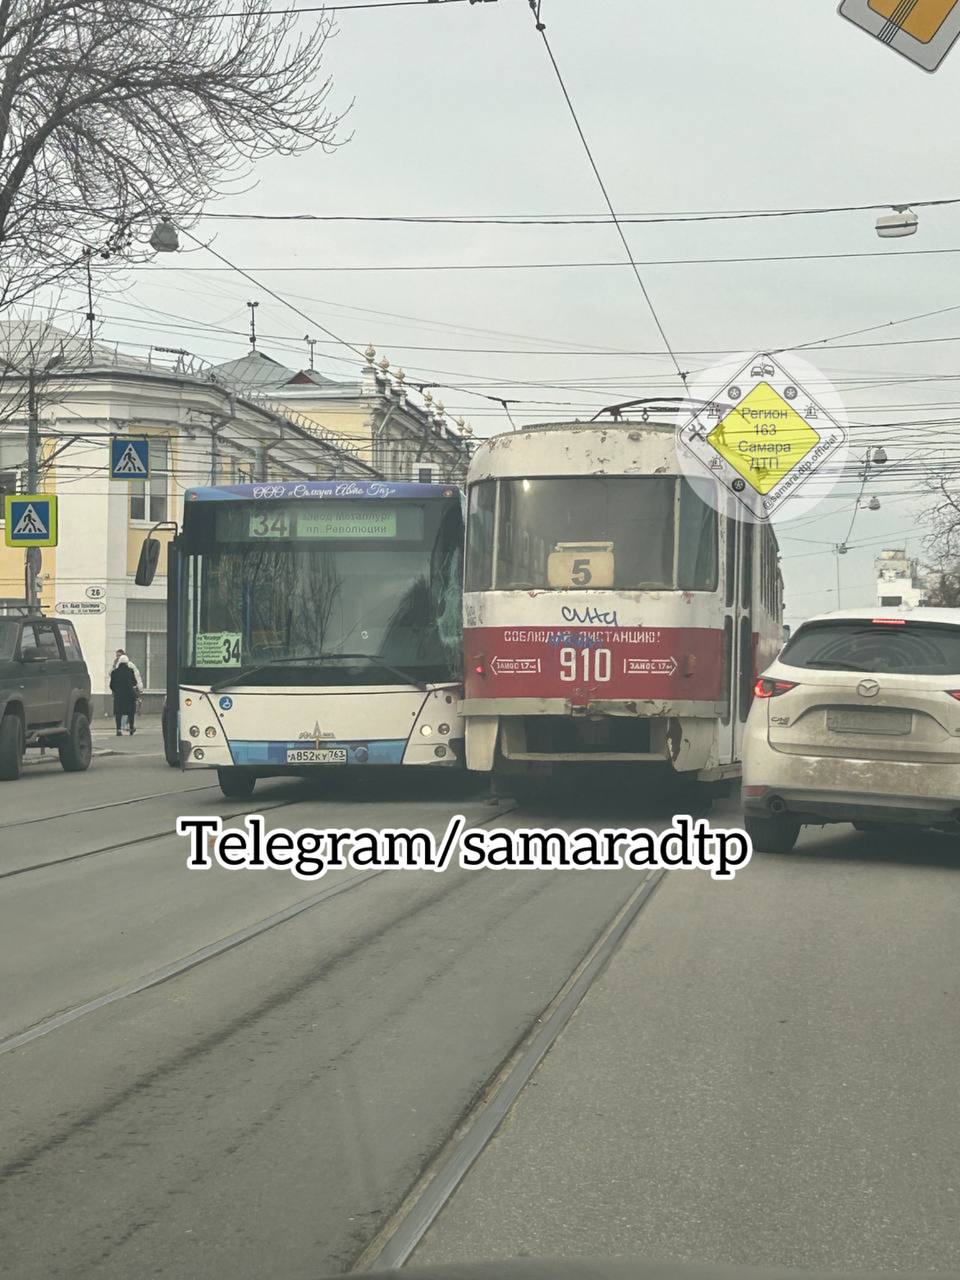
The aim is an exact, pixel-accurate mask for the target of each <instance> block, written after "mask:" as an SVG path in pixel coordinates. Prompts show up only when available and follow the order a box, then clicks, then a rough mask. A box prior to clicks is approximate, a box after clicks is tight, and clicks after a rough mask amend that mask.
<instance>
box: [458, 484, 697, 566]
mask: <svg viewBox="0 0 960 1280" xmlns="http://www.w3.org/2000/svg"><path fill="white" fill-rule="evenodd" d="M469 510H470V514H469V520H468V529H467V574H466V589H467V590H468V591H490V590H497V591H525V590H537V591H540V590H585V591H586V590H597V589H602V588H611V589H614V590H621V591H640V590H651V591H653V590H665V591H671V590H681V591H713V590H715V589H716V585H717V516H716V512H715V511H714V510H713V509H712V508H711V507H709V506H708V505H706V504H705V503H704V502H702V501H701V499H700V498H699V497H698V496H697V494H696V493H695V492H694V490H693V489H692V488H691V486H690V485H689V484H688V483H687V482H686V481H685V480H682V479H680V478H679V477H676V476H613V477H606V476H549V477H546V478H529V479H509V480H482V481H480V482H479V483H478V484H475V485H473V486H472V487H471V490H470V508H469Z"/></svg>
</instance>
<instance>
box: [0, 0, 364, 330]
mask: <svg viewBox="0 0 960 1280" xmlns="http://www.w3.org/2000/svg"><path fill="white" fill-rule="evenodd" d="M269 7H270V0H238V3H237V4H236V6H235V8H236V12H237V15H238V16H236V17H233V18H223V17H219V16H218V14H219V13H221V12H222V9H223V5H222V0H141V3H139V4H137V5H136V6H132V5H130V4H129V3H127V2H126V0H0V309H2V308H3V307H8V306H10V305H11V304H13V303H14V302H17V301H19V300H20V299H23V298H25V297H27V296H29V295H30V294H31V293H33V292H34V291H35V290H37V289H39V288H42V287H44V286H46V285H49V284H51V283H53V282H63V281H66V280H69V279H73V278H76V277H77V276H78V275H79V274H80V271H81V269H82V263H83V249H84V248H85V247H88V246H91V247H93V248H95V249H96V250H97V252H99V253H103V254H104V255H110V256H115V257H120V258H123V259H126V260H131V259H135V258H136V257H138V256H140V255H141V254H142V253H143V249H142V248H140V247H138V245H137V241H136V237H137V235H138V234H142V232H143V231H144V230H145V229H147V228H149V226H150V225H151V224H152V223H153V222H154V221H155V220H156V219H157V217H158V216H160V215H161V214H164V215H167V216H169V217H171V218H172V219H173V220H174V221H176V222H179V223H180V224H181V225H183V226H190V225H192V224H193V223H194V222H195V220H196V217H197V215H198V214H199V213H200V212H201V211H202V209H203V207H204V205H205V204H206V203H207V202H208V201H209V200H210V199H211V198H213V197H215V196H217V195H218V194H221V193H223V192H224V190H225V189H226V186H227V183H228V180H232V181H236V178H237V176H238V175H240V174H243V173H245V172H248V171H249V167H250V165H251V164H252V163H253V162H254V161H255V160H257V159H258V158H260V157H263V156H267V155H275V154H281V155H292V154H295V153H297V152H301V151H304V150H306V149H308V148H310V147H313V146H317V145H319V146H320V147H322V148H324V149H325V150H331V149H333V148H335V147H337V146H339V145H341V144H342V142H343V141H345V139H343V138H341V137H340V136H339V133H340V127H341V123H342V120H343V116H342V115H337V114H335V113H333V112H331V111H330V110H328V108H327V99H328V97H329V95H330V91H331V87H332V86H331V81H330V79H329V78H325V77H324V76H323V75H322V73H321V66H322V61H323V55H324V51H325V46H326V42H327V40H328V39H329V38H330V36H331V35H332V33H333V28H332V22H331V19H330V18H329V17H328V16H327V15H325V14H322V15H321V16H320V19H319V21H318V22H317V23H316V25H314V26H311V28H310V29H309V30H305V29H304V28H303V27H302V26H301V25H300V24H301V22H302V19H301V18H299V17H298V16H297V15H296V14H295V13H293V12H291V13H284V14H281V15H279V16H275V15H272V14H271V13H270V12H269Z"/></svg>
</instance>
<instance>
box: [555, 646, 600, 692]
mask: <svg viewBox="0 0 960 1280" xmlns="http://www.w3.org/2000/svg"><path fill="white" fill-rule="evenodd" d="M612 670H613V663H612V659H611V654H610V650H609V649H571V648H566V649H561V650H560V679H561V680H565V681H567V683H569V684H572V683H573V681H574V680H576V679H577V678H579V679H581V680H583V681H584V682H585V683H587V684H606V683H608V682H609V680H610V679H611V678H612Z"/></svg>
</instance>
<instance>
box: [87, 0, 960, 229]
mask: <svg viewBox="0 0 960 1280" xmlns="http://www.w3.org/2000/svg"><path fill="white" fill-rule="evenodd" d="M434 2H435V0H420V3H434ZM448 2H449V0H448ZM301 12H303V11H301ZM898 203H899V204H903V203H904V202H903V201H899V202H898ZM906 203H907V204H908V205H909V207H910V208H911V209H929V208H936V207H942V206H948V205H955V204H960V197H957V196H955V197H950V198H948V199H943V200H910V201H907V202H906ZM892 207H893V206H892V205H891V204H890V203H889V202H881V203H879V204H849V205H822V206H816V207H811V208H802V209H713V210H690V211H687V212H683V211H681V212H673V213H628V214H619V215H617V216H616V217H614V218H611V217H609V216H608V217H602V216H597V215H595V214H589V213H568V214H534V213H530V214H526V213H517V214H494V213H489V214H376V213H206V212H201V213H199V214H198V215H197V216H198V217H199V218H200V220H201V221H204V222H208V221H217V222H374V223H375V222H395V223H412V224H419V225H427V226H504V227H596V226H613V225H615V224H616V223H617V222H619V223H620V224H621V225H623V226H628V225H629V226H653V225H662V224H665V223H667V224H670V223H673V224H682V223H685V222H742V221H750V220H752V219H770V218H803V217H823V216H825V215H829V214H837V213H874V212H876V211H877V210H879V209H889V208H892ZM67 208H68V210H69V207H67ZM99 212H101V213H104V214H105V215H106V216H109V215H110V213H111V212H113V211H111V210H100V211H99Z"/></svg>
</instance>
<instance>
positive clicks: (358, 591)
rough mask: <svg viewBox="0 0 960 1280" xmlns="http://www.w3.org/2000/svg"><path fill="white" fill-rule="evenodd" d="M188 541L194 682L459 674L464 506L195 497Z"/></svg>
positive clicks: (189, 657) (187, 663) (187, 605)
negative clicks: (228, 677)
mask: <svg viewBox="0 0 960 1280" xmlns="http://www.w3.org/2000/svg"><path fill="white" fill-rule="evenodd" d="M184 542H185V551H186V557H185V572H184V575H183V592H184V601H183V608H182V611H181V614H182V619H183V624H182V625H183V634H182V636H181V655H182V656H181V662H182V667H183V669H184V675H185V678H186V679H197V680H205V679H213V678H216V675H217V674H218V672H222V674H223V675H230V674H231V670H230V669H231V668H232V669H233V671H234V672H235V673H236V674H237V675H238V676H240V677H242V675H243V671H244V670H245V669H247V670H249V669H252V668H254V667H256V668H257V672H256V683H257V684H272V685H277V684H284V685H290V684H295V685H300V684H311V685H317V684H323V685H327V684H384V683H389V684H395V683H396V682H397V681H396V672H397V671H398V670H399V671H401V672H403V673H404V674H408V675H410V676H411V677H412V678H414V679H418V680H453V679H457V678H459V675H460V668H461V657H460V608H461V571H462V544H463V521H462V516H461V513H460V505H459V501H454V502H451V501H423V502H397V503H393V504H386V503H383V502H366V503H364V502H355V501H350V502H347V501H343V502H333V501H329V500H325V501H323V502H322V503H311V502H308V501H301V500H298V501H292V502H271V503H270V504H269V505H268V504H265V503H263V502H260V503H252V502H230V503H226V502H217V503H212V502H211V503H207V504H199V503H198V504H197V505H196V506H194V507H189V508H188V509H187V511H186V513H185V519H184ZM391 669H392V671H393V673H394V674H391ZM251 675H252V671H251Z"/></svg>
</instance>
